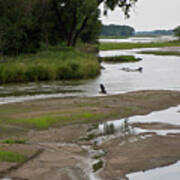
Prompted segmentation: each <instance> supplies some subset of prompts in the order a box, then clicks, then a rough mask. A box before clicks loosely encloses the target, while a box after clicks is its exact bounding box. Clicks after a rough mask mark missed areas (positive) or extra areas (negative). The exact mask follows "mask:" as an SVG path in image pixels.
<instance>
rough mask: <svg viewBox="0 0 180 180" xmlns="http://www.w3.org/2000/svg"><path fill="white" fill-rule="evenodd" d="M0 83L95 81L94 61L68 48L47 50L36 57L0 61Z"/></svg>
mask: <svg viewBox="0 0 180 180" xmlns="http://www.w3.org/2000/svg"><path fill="white" fill-rule="evenodd" d="M2 58H4V59H5V61H0V83H1V84H3V83H4V84H5V83H13V82H15V83H16V82H34V81H52V80H69V79H86V78H92V77H95V76H96V75H97V74H99V72H100V67H99V63H98V61H97V58H96V57H95V56H94V55H92V54H88V53H84V52H80V51H78V50H75V49H72V48H65V47H64V48H61V47H51V48H49V49H48V50H42V51H40V52H38V53H37V54H26V55H20V56H18V57H0V59H2Z"/></svg>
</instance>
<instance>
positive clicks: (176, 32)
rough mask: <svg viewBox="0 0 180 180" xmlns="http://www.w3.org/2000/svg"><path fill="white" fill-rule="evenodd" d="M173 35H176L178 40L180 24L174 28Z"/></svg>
mask: <svg viewBox="0 0 180 180" xmlns="http://www.w3.org/2000/svg"><path fill="white" fill-rule="evenodd" d="M174 33H175V36H177V37H178V38H179V40H180V26H178V27H177V28H175V29H174Z"/></svg>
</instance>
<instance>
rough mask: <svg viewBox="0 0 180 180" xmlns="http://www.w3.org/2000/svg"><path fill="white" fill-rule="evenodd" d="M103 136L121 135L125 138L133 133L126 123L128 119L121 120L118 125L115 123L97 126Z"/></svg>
mask: <svg viewBox="0 0 180 180" xmlns="http://www.w3.org/2000/svg"><path fill="white" fill-rule="evenodd" d="M99 129H100V131H101V133H102V134H103V135H111V134H121V135H123V136H127V135H130V134H132V133H133V128H132V126H130V124H129V123H128V119H124V120H121V122H120V123H119V124H117V123H116V122H105V123H104V124H101V125H100V126H99Z"/></svg>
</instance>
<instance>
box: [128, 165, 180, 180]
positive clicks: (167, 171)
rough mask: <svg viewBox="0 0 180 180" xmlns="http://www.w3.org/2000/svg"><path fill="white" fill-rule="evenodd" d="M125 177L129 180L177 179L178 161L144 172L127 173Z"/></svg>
mask: <svg viewBox="0 0 180 180" xmlns="http://www.w3.org/2000/svg"><path fill="white" fill-rule="evenodd" d="M127 177H128V179H129V180H170V179H172V180H179V179H180V162H177V163H175V164H173V165H169V166H166V167H161V168H156V169H152V170H148V171H145V172H136V173H132V174H129V175H127Z"/></svg>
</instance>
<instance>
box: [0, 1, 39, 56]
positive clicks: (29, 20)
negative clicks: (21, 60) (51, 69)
mask: <svg viewBox="0 0 180 180" xmlns="http://www.w3.org/2000/svg"><path fill="white" fill-rule="evenodd" d="M34 6H35V0H34V1H25V0H13V1H12V0H0V9H1V11H0V38H1V42H0V48H1V49H0V51H1V52H2V53H3V54H16V55H18V54H19V53H22V52H35V51H36V49H37V48H38V47H39V46H40V27H39V21H40V17H39V16H36V15H33V14H35V12H34V11H33V10H34Z"/></svg>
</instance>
